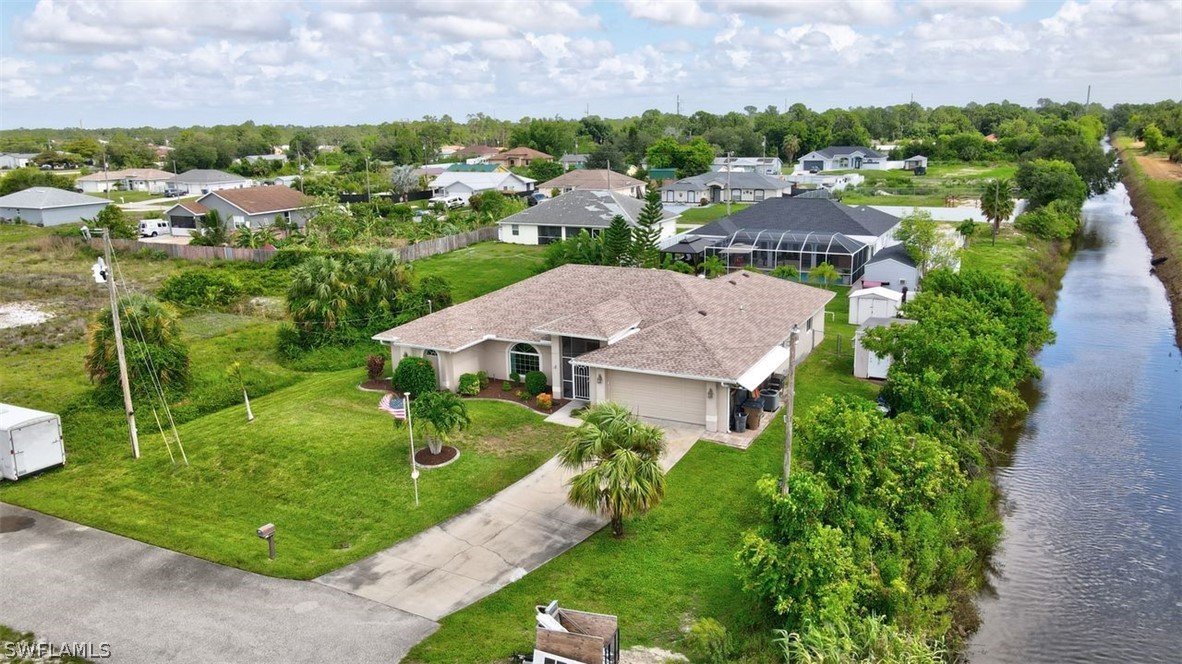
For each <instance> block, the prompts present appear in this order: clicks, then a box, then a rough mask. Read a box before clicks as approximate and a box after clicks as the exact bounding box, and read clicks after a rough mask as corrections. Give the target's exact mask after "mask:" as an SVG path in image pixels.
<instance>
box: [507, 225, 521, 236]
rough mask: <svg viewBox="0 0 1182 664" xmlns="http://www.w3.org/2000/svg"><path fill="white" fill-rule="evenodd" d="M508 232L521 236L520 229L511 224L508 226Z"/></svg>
mask: <svg viewBox="0 0 1182 664" xmlns="http://www.w3.org/2000/svg"><path fill="white" fill-rule="evenodd" d="M509 232H510V233H512V234H513V235H521V228H520V227H519V226H518V225H517V224H511V225H510V226H509Z"/></svg>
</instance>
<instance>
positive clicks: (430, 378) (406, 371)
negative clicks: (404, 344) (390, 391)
mask: <svg viewBox="0 0 1182 664" xmlns="http://www.w3.org/2000/svg"><path fill="white" fill-rule="evenodd" d="M437 389H439V381H438V379H437V378H436V376H435V367H434V366H433V365H432V364H431V361H430V360H428V359H426V358H423V357H414V356H409V357H404V358H402V360H401V361H399V362H398V366H397V367H395V368H394V390H395V391H397V392H400V393H401V392H410V393H411V396H416V397H417V396H419V395H423V394H427V393H428V392H434V391H435V390H437Z"/></svg>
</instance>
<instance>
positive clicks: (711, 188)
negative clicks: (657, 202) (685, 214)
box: [661, 171, 792, 205]
mask: <svg viewBox="0 0 1182 664" xmlns="http://www.w3.org/2000/svg"><path fill="white" fill-rule="evenodd" d="M791 193H792V183H791V182H788V181H787V180H781V179H779V178H774V177H770V176H767V175H764V174H762V173H747V172H743V171H735V172H729V173H728V172H721V173H719V172H715V171H710V172H709V173H702V174H701V175H695V176H693V177H689V178H684V179H682V180H678V181H677V182H673V183H671V184H667V185H665V186H664V187H661V200H662V201H664V202H665V203H684V204H686V205H698V204H700V203H701V202H702V199H705V200H706V202H708V203H722V202H725V201H728V200H729V201H734V202H741V203H758V202H760V201H765V200H768V199H770V198H780V197H782V196H787V195H789V194H791Z"/></svg>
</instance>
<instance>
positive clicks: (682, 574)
mask: <svg viewBox="0 0 1182 664" xmlns="http://www.w3.org/2000/svg"><path fill="white" fill-rule="evenodd" d="M835 290H836V291H837V292H838V296H837V297H836V298H834V300H833V301H832V302H830V304H829V307H828V310H829V311H832V312H834V314H835V315H834V320H827V321H826V323H825V330H826V338H825V341H824V343H823V344H822V346H821V347H820V348H819V349H817V351H815V352H814V353H813V354H812V355H811V356H810V357H809V358H808V359H807V360H806V361H805V362H804V363H803V365H802V366H801V367H800V369H799V372H798V374H797V396H796V407H797V409H798V412H800V411H802V410H803V409H807V408H810V407H812V406H813V405H815V404H816V403H817V402H818V400H819V399H820V398H821V397H822V396H824V395H826V394H835V393H846V394H859V395H862V396H865V397H868V398H873V396H874V395H875V394H876V393H877V391H878V387H877V386H876V385H874V384H872V383H869V382H867V381H862V380H859V379H856V378H854V377H853V356H852V354H851V351H850V346H849V341H850V338H851V337H852V334H853V330H854V328H853V326H851V325H848V324H846V323H845V320H846V314H847V312H848V300H847V298H846V295H847V293H848V289H845V288H837V289H835ZM839 337H840V345H841V352H842V354H841V355H840V356H838V355H836V350H837V346H838V338H839ZM783 441H784V426H783V420H782V418H780V417H776V418H774V421H773V423H772V424H771V425H770V426H769V427H768V429H767V430H766V431H765V432H764V433H763V434H761V435H760V437H759V438H758V439H757V440H756V441H755V443H754V444H753V445H752V446H751V448H750V449H748V450H747V451H739V450H735V449H732V448H729V447H725V446H722V445H719V444H716V443H709V442H699V443H697V444H696V445H695V446H694V447H693V449H692V450H690V452H689V453H688V454H687V455H686V456H685V457H684V458H683V459H682V460H681V461H680V462H678V464H677V466H675V467H674V468H673V470H672V471H671V472H670V473H669V477H668V489H667V493H666V496H665V500H664V501H663V502H662V503H661V505H660V506H659V507H658V508H657V509H656V510H654V511H653V512H651V513H649V514H648V515H646V516H643V517H640V518H637V519H631V520H629V521H628V522H627V524H626V526H625V528H626V532H627V536H626V537H625V538H624V539H623V540H616V539H614V538H613V537H612V536H611V533H610V530H608V529H604V530H601V531H599V532H598V533H596V534H595V535H594V536H593V537H591V538H590V539H588V540H587V541H585V542H583V543H582V544H579V545H578V546H576V547H575V548H574V549H572V550H571V551H569V552H568V553H566V554H564V555H563V556H561V557H559V558H557V559H555V560H553V561H551V562H550V563H548V564H546V565H544V566H543V567H541V568H540V569H538V570H537V571H535V572H532V573H530V574H529V575H528V576H526V577H525V578H524V579H522V580H520V581H518V582H516V583H514V584H512V585H510V586H508V587H506V588H504V589H503V590H501V591H499V592H497V593H495V594H493V595H491V596H489V597H487V598H485V599H484V600H481V601H480V602H478V603H476V604H474V605H473V606H471V607H469V608H467V609H464V610H463V611H460V612H458V613H456V614H453V615H451V616H448V617H446V618H444V619H443V620H442V621H441V622H442V625H443V627H442V628H441V629H440V630H439V631H438V632H436V633H435V634H434V635H432V636H430V637H428V638H427V639H426V640H425V641H423V642H422V643H421V644H419V645H418V646H417V647H416V648H415V649H414V650H412V651H411V653H410V655H409V656H408V658H407V661H410V662H433V663H434V662H492V661H503V660H504V659H505V658H507V657H508V656H509V655H511V654H513V653H514V652H522V651H528V650H529V649H531V648H532V644H533V640H534V628H533V619H532V617H531V613H532V607H533V606H534V605H537V604H546V603H548V602H550V601H551V600H554V599H557V600H559V601H560V602H561V603H562V604H563V605H564V606H569V607H572V608H578V609H580V610H588V611H597V612H604V613H611V614H616V615H618V616H619V617H620V634H621V638H622V640H623V645H624V647H629V646H632V645H657V646H662V647H666V648H671V649H673V650H678V649H679V639H680V638H681V628H682V626H683V625H684V624H686V623H688V622H689V621H691V620H693V619H694V618H698V617H707V616H708V617H713V618H716V619H718V620H719V621H721V622H722V623H723V624H724V625H726V626H727V628H728V629H729V630H730V631H731V632H732V633H733V634H735V635H736V636H738V639H739V641H740V644H741V645H742V646H744V649H746V650H749V651H750V652H749V653H748V654H749V656H751V657H752V658H753V659H752V660H748V661H768V660H769V659H771V654H770V651H769V645H770V643H769V641H770V638H769V637H770V632H769V631H768V630H770V626H769V625H767V624H765V622H764V618H763V617H762V616H761V614H760V612H759V610H758V608H757V607H756V605H755V603H754V602H753V601H752V600H751V599H750V598H748V597H747V596H746V595H745V594H744V593H743V592H742V590H741V588H740V586H739V583H738V581H737V578H736V576H735V566H734V552H735V551H736V550H737V549H738V546H739V541H740V537H741V535H742V533H743V531H744V530H746V529H747V528H750V527H751V526H753V525H755V519H756V518H757V513H756V509H757V506H756V503H755V497H756V496H755V491H754V487H755V482H756V480H758V479H759V478H760V477H761V476H763V475H767V474H778V473H779V471H780V464H781V463H782V460H783V450H784V447H783V444H784V443H783Z"/></svg>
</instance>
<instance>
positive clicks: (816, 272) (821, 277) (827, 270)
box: [809, 263, 841, 287]
mask: <svg viewBox="0 0 1182 664" xmlns="http://www.w3.org/2000/svg"><path fill="white" fill-rule="evenodd" d="M809 279H813V280H815V281H819V282H821V283H822V284H824V285H825V286H826V287H828V286H829V282H831V281H840V280H841V273H840V272H838V271H837V268H835V267H833V266H832V265H830V264H829V263H819V264H817V265H816V266H814V267H813V269H811V270H809Z"/></svg>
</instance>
